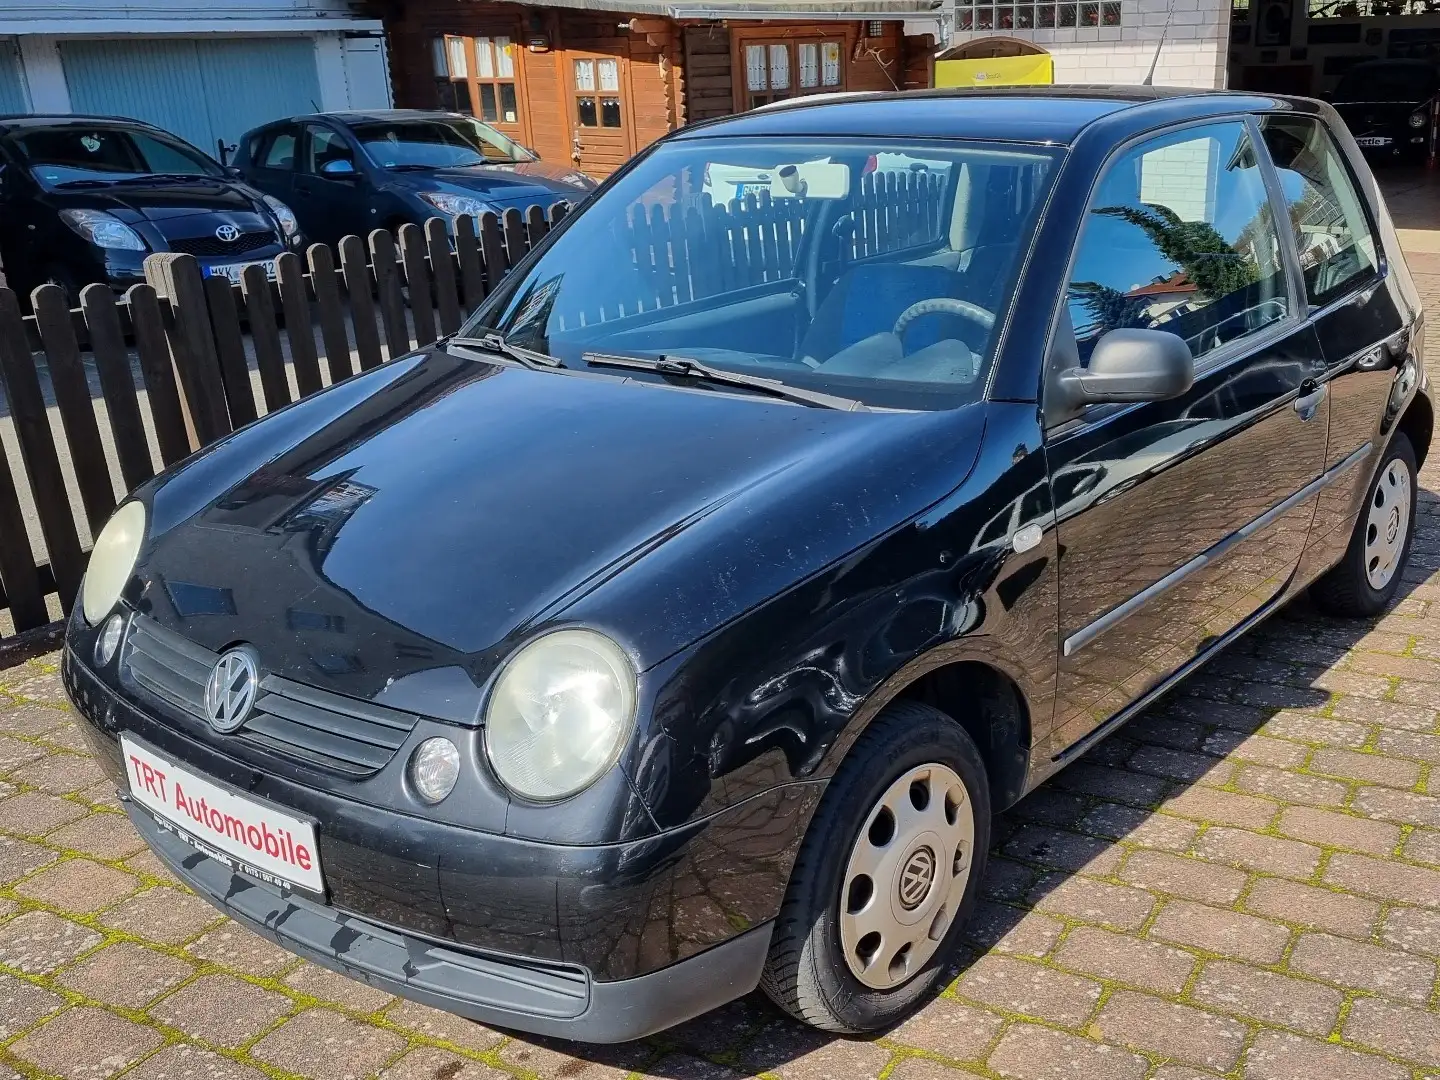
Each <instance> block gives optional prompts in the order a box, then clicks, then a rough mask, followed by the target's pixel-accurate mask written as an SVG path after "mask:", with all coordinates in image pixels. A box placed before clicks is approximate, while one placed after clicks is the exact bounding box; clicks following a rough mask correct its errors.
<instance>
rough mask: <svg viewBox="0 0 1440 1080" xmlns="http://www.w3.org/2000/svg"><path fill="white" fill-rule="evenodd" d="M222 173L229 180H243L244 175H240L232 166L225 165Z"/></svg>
mask: <svg viewBox="0 0 1440 1080" xmlns="http://www.w3.org/2000/svg"><path fill="white" fill-rule="evenodd" d="M224 172H225V175H226V176H228V177H229V178H230V179H231V180H244V179H245V174H244V173H242V172H241V171H240V170H239V169H237V168H236V167H235V166H234V165H226V166H224Z"/></svg>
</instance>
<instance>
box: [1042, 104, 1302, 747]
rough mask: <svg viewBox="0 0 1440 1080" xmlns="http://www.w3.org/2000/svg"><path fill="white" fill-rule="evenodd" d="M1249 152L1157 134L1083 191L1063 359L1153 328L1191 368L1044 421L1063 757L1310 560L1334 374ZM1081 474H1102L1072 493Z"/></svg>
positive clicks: (1208, 134)
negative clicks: (1167, 382) (1156, 389)
mask: <svg viewBox="0 0 1440 1080" xmlns="http://www.w3.org/2000/svg"><path fill="white" fill-rule="evenodd" d="M1257 144H1258V130H1257V129H1256V128H1255V127H1254V126H1253V124H1252V123H1251V122H1250V121H1248V120H1246V119H1243V118H1234V119H1223V120H1219V121H1216V120H1210V121H1207V122H1204V123H1201V124H1193V125H1188V126H1185V127H1181V128H1177V129H1172V130H1170V131H1167V132H1164V133H1161V134H1158V135H1151V136H1147V137H1145V138H1143V139H1141V140H1139V141H1137V142H1135V143H1132V144H1131V145H1129V146H1128V147H1125V148H1122V149H1120V150H1119V151H1117V152H1116V153H1115V154H1114V155H1113V156H1112V157H1111V159H1110V161H1109V163H1108V164H1107V166H1106V168H1105V170H1104V172H1103V174H1102V177H1101V179H1100V182H1099V184H1098V185H1097V187H1096V188H1095V190H1094V192H1093V193H1092V197H1091V202H1090V205H1089V209H1088V211H1087V213H1086V215H1085V222H1084V225H1083V228H1082V230H1081V233H1080V237H1079V240H1078V243H1077V247H1076V251H1075V254H1074V258H1073V262H1072V264H1071V271H1070V276H1069V284H1068V292H1067V296H1066V297H1065V303H1064V306H1063V310H1062V313H1061V317H1060V320H1059V322H1060V325H1059V327H1058V329H1057V333H1056V339H1055V346H1054V352H1055V358H1054V361H1055V362H1054V365H1052V367H1055V368H1064V367H1067V366H1070V365H1072V364H1077V363H1078V364H1084V363H1085V362H1086V360H1087V359H1088V357H1089V355H1090V352H1091V351H1092V350H1093V349H1094V346H1095V343H1096V342H1097V341H1098V340H1099V338H1100V337H1101V336H1102V335H1103V334H1104V333H1106V332H1108V331H1109V330H1112V329H1117V328H1121V327H1144V328H1151V329H1156V330H1164V331H1169V332H1172V333H1175V334H1178V335H1179V336H1181V337H1182V338H1184V339H1185V340H1186V341H1187V342H1188V343H1189V345H1190V347H1191V351H1192V353H1193V355H1194V357H1195V363H1196V377H1195V382H1194V385H1193V386H1192V388H1191V389H1190V390H1189V391H1187V392H1186V393H1184V394H1183V395H1181V396H1179V397H1177V398H1175V399H1172V400H1169V401H1162V402H1150V403H1143V404H1133V405H1108V406H1106V405H1102V406H1090V407H1089V409H1088V411H1085V412H1083V413H1081V414H1080V415H1073V416H1058V417H1057V416H1052V417H1047V422H1048V423H1050V425H1051V426H1050V429H1049V430H1048V432H1047V438H1046V454H1047V459H1048V464H1049V468H1050V474H1051V477H1052V487H1054V488H1056V490H1055V500H1056V507H1057V510H1056V514H1057V531H1058V540H1059V552H1060V554H1059V588H1060V601H1059V606H1060V638H1061V642H1062V656H1061V658H1060V669H1059V682H1058V697H1057V713H1056V720H1055V726H1054V729H1053V734H1052V746H1051V750H1052V752H1053V753H1056V754H1058V753H1060V752H1061V751H1063V750H1064V749H1065V748H1066V747H1070V746H1072V744H1074V743H1075V742H1076V741H1077V740H1080V739H1083V738H1084V737H1085V736H1086V735H1087V734H1089V733H1090V732H1091V731H1092V730H1093V729H1094V728H1095V727H1097V726H1098V725H1100V724H1102V723H1103V722H1104V721H1105V720H1106V719H1107V718H1109V717H1111V716H1113V715H1114V714H1115V713H1117V712H1119V711H1120V710H1121V709H1123V708H1124V707H1125V706H1126V705H1128V704H1130V703H1131V702H1133V701H1135V700H1136V699H1137V698H1140V697H1141V696H1143V695H1144V694H1145V693H1146V692H1147V691H1149V690H1151V689H1152V688H1154V687H1155V686H1156V685H1157V684H1159V683H1161V682H1162V681H1163V680H1165V679H1166V678H1167V677H1168V676H1170V675H1171V673H1173V672H1175V671H1176V670H1177V669H1179V668H1181V667H1183V666H1184V665H1185V664H1186V663H1187V662H1188V661H1190V660H1191V659H1193V658H1194V657H1195V656H1196V655H1197V654H1198V653H1200V652H1202V651H1203V650H1204V649H1206V648H1207V647H1208V646H1209V645H1211V644H1212V643H1214V642H1216V641H1217V640H1219V639H1221V638H1223V637H1224V635H1226V634H1227V633H1228V632H1230V631H1231V630H1233V629H1234V628H1235V627H1236V626H1237V625H1239V624H1241V623H1243V622H1244V621H1245V620H1246V619H1248V618H1250V617H1251V616H1253V615H1255V613H1256V612H1258V611H1260V610H1261V609H1263V608H1264V607H1265V606H1266V605H1267V604H1268V603H1270V602H1271V601H1272V600H1274V599H1275V598H1276V597H1277V596H1278V595H1279V594H1280V593H1281V590H1282V589H1283V588H1284V586H1285V584H1286V582H1287V581H1288V580H1289V578H1290V577H1291V576H1292V574H1293V572H1294V570H1295V568H1296V566H1297V565H1298V563H1299V559H1300V555H1301V552H1302V550H1303V549H1304V545H1305V539H1306V535H1307V531H1308V527H1309V522H1310V514H1311V510H1312V507H1313V503H1314V490H1313V483H1314V481H1315V480H1316V479H1317V478H1318V477H1319V475H1320V472H1321V468H1322V464H1323V461H1324V456H1325V442H1326V428H1327V424H1328V410H1327V401H1326V393H1325V391H1324V389H1323V387H1321V386H1320V385H1319V383H1318V380H1319V379H1321V378H1322V376H1323V374H1324V371H1325V364H1324V360H1323V358H1322V355H1321V350H1320V346H1319V343H1318V341H1317V339H1316V336H1315V333H1314V330H1313V328H1312V327H1311V326H1310V325H1309V324H1308V323H1307V322H1306V321H1305V309H1304V307H1303V305H1302V304H1301V302H1300V300H1299V296H1298V290H1297V288H1296V285H1297V283H1296V281H1295V280H1294V279H1295V275H1294V274H1293V273H1292V272H1291V270H1290V269H1289V267H1290V262H1291V259H1292V258H1293V256H1292V255H1291V253H1290V251H1289V249H1288V247H1287V244H1288V234H1281V233H1279V232H1278V231H1277V229H1276V224H1275V222H1276V220H1277V219H1276V214H1275V204H1274V201H1273V198H1274V196H1275V195H1276V194H1277V191H1276V188H1277V185H1276V184H1275V180H1274V176H1273V173H1271V172H1270V171H1269V167H1268V163H1266V162H1265V161H1264V160H1263V159H1262V157H1261V155H1259V154H1257V153H1256V146H1257ZM1081 465H1089V466H1092V467H1098V468H1096V469H1095V470H1094V471H1092V472H1090V473H1089V474H1086V475H1084V481H1083V483H1079V484H1073V483H1070V482H1069V478H1070V477H1073V476H1076V475H1077V471H1076V470H1077V468H1078V467H1079V466H1081ZM1061 478H1065V483H1064V484H1061V483H1060V479H1061ZM1061 487H1063V488H1064V490H1059V488H1061Z"/></svg>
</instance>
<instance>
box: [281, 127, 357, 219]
mask: <svg viewBox="0 0 1440 1080" xmlns="http://www.w3.org/2000/svg"><path fill="white" fill-rule="evenodd" d="M347 166H348V169H349V171H348V172H344V173H337V172H331V171H327V169H332V170H333V169H343V168H346V167H347ZM368 206H369V189H368V185H367V184H366V182H365V178H364V175H363V174H362V173H361V172H359V167H358V165H357V163H356V160H355V150H354V148H353V147H351V145H350V142H349V140H348V139H346V137H345V136H344V135H343V134H341V133H340V132H339V131H338V130H336V129H335V128H332V127H330V126H329V125H325V124H306V125H305V138H304V140H303V142H302V144H301V153H300V167H299V168H298V169H296V170H295V212H296V213H297V214H298V213H303V214H304V215H305V217H306V218H308V219H309V220H311V221H313V222H314V223H315V227H314V229H313V230H311V229H306V236H307V237H308V238H309V239H310V240H311V241H314V242H318V243H321V244H329V245H330V246H332V247H334V246H335V245H336V244H338V243H339V242H340V238H341V237H344V236H364V235H365V234H366V233H367V232H368V231H369V230H370V228H371V225H370V224H369V221H368V215H367V208H368Z"/></svg>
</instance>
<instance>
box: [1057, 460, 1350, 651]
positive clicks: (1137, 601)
mask: <svg viewBox="0 0 1440 1080" xmlns="http://www.w3.org/2000/svg"><path fill="white" fill-rule="evenodd" d="M1371 449H1373V446H1372V444H1371V443H1368V442H1367V443H1366V444H1365V445H1364V446H1362V447H1360V449H1358V450H1356V451H1355V452H1354V453H1353V454H1351V455H1350V456H1349V457H1347V458H1346V459H1345V460H1344V461H1342V462H1340V464H1338V465H1336V466H1334V467H1333V468H1331V469H1327V470H1326V471H1325V472H1324V473H1322V474H1321V475H1320V476H1319V477H1318V478H1316V479H1314V480H1312V481H1310V483H1308V484H1306V485H1305V486H1304V487H1303V488H1301V489H1300V490H1299V491H1297V492H1295V494H1293V495H1291V496H1289V497H1288V498H1286V499H1284V500H1282V501H1280V502H1278V503H1276V504H1275V505H1274V506H1272V507H1271V508H1270V509H1269V510H1266V511H1265V513H1263V514H1261V515H1260V516H1259V517H1257V518H1256V519H1255V520H1254V521H1251V522H1249V523H1248V524H1246V525H1242V526H1241V527H1240V528H1238V529H1236V530H1235V531H1234V532H1233V533H1231V534H1230V535H1229V536H1227V537H1225V539H1223V540H1221V541H1219V542H1218V543H1216V544H1215V545H1213V546H1212V547H1209V548H1206V549H1205V550H1204V551H1202V552H1201V553H1200V554H1199V555H1196V556H1195V557H1194V558H1193V559H1191V560H1190V561H1189V562H1187V563H1186V564H1185V565H1184V566H1180V567H1177V568H1176V569H1174V570H1172V571H1170V573H1168V574H1166V575H1165V576H1164V577H1163V578H1161V579H1160V580H1159V581H1157V582H1155V583H1154V584H1152V585H1147V586H1146V587H1145V588H1144V589H1142V590H1141V591H1140V592H1138V593H1136V594H1135V595H1134V596H1132V597H1131V598H1130V599H1129V600H1126V601H1125V602H1124V603H1123V604H1120V605H1119V606H1118V607H1113V608H1111V609H1110V610H1109V611H1107V612H1106V613H1105V614H1104V615H1101V616H1100V618H1098V619H1096V620H1095V621H1094V622H1092V623H1091V624H1090V625H1088V626H1084V627H1081V628H1080V629H1079V630H1077V631H1075V633H1073V634H1071V635H1070V636H1069V637H1068V638H1066V639H1065V650H1064V651H1065V655H1066V656H1074V655H1075V654H1076V653H1077V652H1079V651H1080V650H1081V649H1083V648H1084V647H1085V646H1086V645H1088V644H1090V642H1092V641H1094V640H1095V639H1096V638H1097V637H1099V636H1100V635H1101V634H1103V633H1105V631H1106V630H1109V629H1110V628H1111V627H1113V626H1115V625H1117V624H1119V623H1121V622H1123V621H1124V620H1125V619H1127V618H1129V617H1130V616H1131V615H1133V614H1135V612H1137V611H1139V610H1140V609H1141V608H1142V607H1144V606H1145V605H1146V604H1148V603H1149V602H1150V601H1151V600H1154V599H1155V598H1156V597H1157V596H1159V595H1160V594H1161V593H1163V592H1166V591H1167V590H1169V589H1173V588H1174V587H1175V586H1176V585H1179V584H1180V582H1182V581H1184V580H1185V579H1186V578H1188V577H1189V576H1190V575H1191V574H1193V573H1195V571H1197V570H1199V569H1200V568H1201V567H1204V566H1208V565H1209V564H1210V563H1213V562H1215V561H1216V560H1217V559H1219V558H1221V557H1222V556H1224V555H1225V554H1226V553H1227V552H1229V551H1230V550H1231V549H1232V548H1234V547H1235V546H1237V545H1238V544H1240V543H1241V542H1242V541H1244V540H1248V539H1249V538H1250V537H1252V536H1254V535H1255V534H1256V533H1258V532H1259V531H1260V530H1261V529H1263V528H1265V527H1266V526H1267V525H1269V524H1271V523H1272V522H1273V521H1275V520H1276V519H1277V518H1279V517H1280V516H1281V515H1282V514H1284V513H1286V512H1287V511H1289V510H1292V509H1294V508H1295V507H1296V506H1298V505H1299V504H1300V503H1302V502H1304V501H1305V500H1306V499H1308V498H1310V496H1312V495H1314V494H1315V493H1316V492H1317V491H1320V490H1322V489H1323V488H1327V487H1329V486H1330V485H1331V484H1333V483H1335V481H1336V480H1339V479H1340V477H1341V476H1343V475H1344V474H1345V472H1346V471H1347V470H1349V469H1351V468H1353V467H1354V466H1355V465H1358V464H1359V463H1360V461H1361V460H1362V459H1363V458H1364V457H1365V456H1366V455H1367V454H1369V453H1370V451H1371Z"/></svg>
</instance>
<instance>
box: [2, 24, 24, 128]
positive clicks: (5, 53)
mask: <svg viewBox="0 0 1440 1080" xmlns="http://www.w3.org/2000/svg"><path fill="white" fill-rule="evenodd" d="M27 107H28V105H27V102H26V100H25V83H24V81H23V80H22V79H21V77H20V54H19V52H18V51H17V50H16V48H15V41H14V39H13V38H0V113H23V112H25V111H26V109H27Z"/></svg>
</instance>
